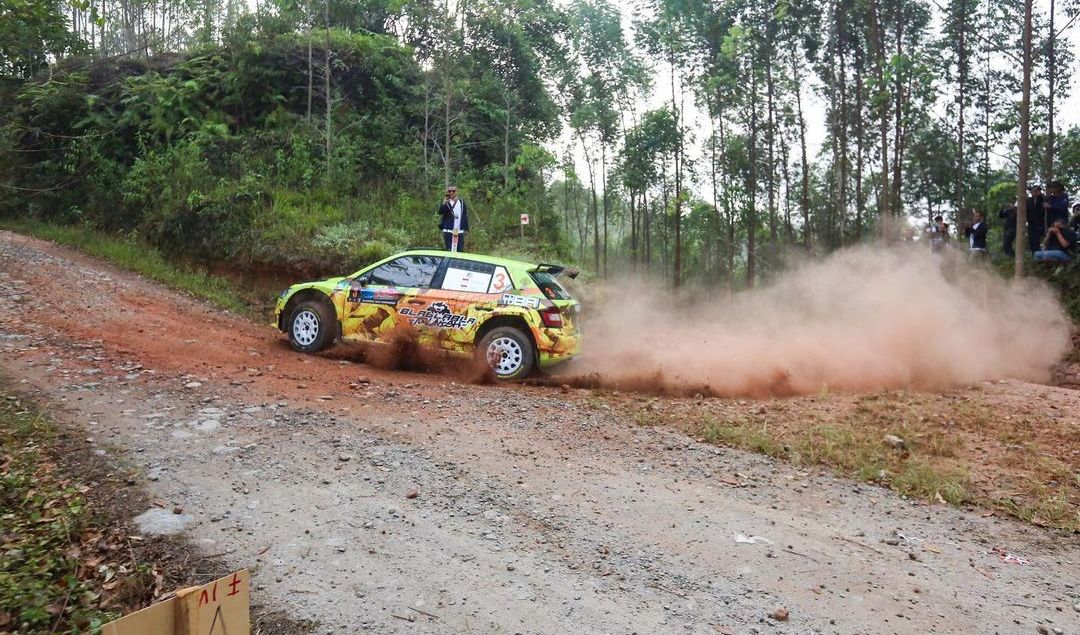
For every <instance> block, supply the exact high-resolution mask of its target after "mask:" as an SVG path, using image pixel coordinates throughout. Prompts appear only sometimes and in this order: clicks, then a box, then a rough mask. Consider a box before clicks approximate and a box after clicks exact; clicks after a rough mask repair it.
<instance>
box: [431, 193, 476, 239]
mask: <svg viewBox="0 0 1080 635" xmlns="http://www.w3.org/2000/svg"><path fill="white" fill-rule="evenodd" d="M438 214H439V216H440V218H439V229H440V230H442V235H443V244H444V245H445V247H446V250H447V251H465V232H467V231H469V211H468V209H467V208H466V207H465V201H463V200H461V199H460V198H458V195H457V186H456V185H451V186H449V187H447V188H446V198H444V199H443V202H442V205H439V212H438Z"/></svg>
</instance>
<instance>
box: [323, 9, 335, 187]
mask: <svg viewBox="0 0 1080 635" xmlns="http://www.w3.org/2000/svg"><path fill="white" fill-rule="evenodd" d="M323 25H324V26H325V27H326V56H325V64H326V72H325V73H323V76H324V79H325V82H324V86H323V88H324V89H325V90H326V178H330V150H331V148H330V138H331V135H332V134H333V125H332V123H333V122H332V121H331V112H332V106H333V99H332V97H331V95H330V74H331V70H330V0H324V3H323Z"/></svg>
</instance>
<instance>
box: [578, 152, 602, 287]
mask: <svg viewBox="0 0 1080 635" xmlns="http://www.w3.org/2000/svg"><path fill="white" fill-rule="evenodd" d="M579 138H580V139H581V148H582V150H583V151H584V153H585V164H586V165H588V166H589V190H590V191H591V193H592V224H593V271H595V272H596V273H597V274H599V273H600V223H599V222H598V218H597V210H596V208H597V204H596V175H595V173H594V172H593V163H592V157H591V156H589V146H588V144H586V143H585V137H584V136H583V135H579Z"/></svg>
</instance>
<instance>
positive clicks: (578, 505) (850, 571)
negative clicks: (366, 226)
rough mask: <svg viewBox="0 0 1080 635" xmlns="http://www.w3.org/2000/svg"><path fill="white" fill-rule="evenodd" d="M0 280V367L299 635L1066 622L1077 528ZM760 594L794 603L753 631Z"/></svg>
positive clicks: (6, 244) (90, 273) (136, 289)
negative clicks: (177, 510)
mask: <svg viewBox="0 0 1080 635" xmlns="http://www.w3.org/2000/svg"><path fill="white" fill-rule="evenodd" d="M0 290H2V291H0V324H2V331H3V333H2V334H0V336H2V338H0V350H2V351H3V359H4V362H3V367H4V372H5V373H7V374H9V375H10V376H12V377H13V378H15V379H16V380H18V381H20V382H25V385H26V386H27V387H29V388H34V389H37V390H38V391H40V394H41V395H47V396H48V397H49V398H50V399H51V400H52V401H53V403H54V404H55V405H56V407H57V408H59V409H62V410H63V411H64V412H66V413H67V416H68V418H69V419H70V420H71V421H72V425H77V426H82V427H84V428H85V429H86V430H87V433H86V434H87V438H89V439H91V441H88V443H91V444H93V445H94V446H95V448H97V449H100V451H103V452H116V453H119V454H121V455H122V456H124V457H126V458H127V460H128V461H129V462H130V464H131V466H132V469H134V470H136V471H138V472H139V473H141V474H142V475H143V476H145V478H146V479H148V481H149V486H150V488H151V490H152V491H153V492H154V493H155V494H156V495H158V496H159V497H160V498H161V500H162V503H163V504H164V505H165V506H166V508H169V507H171V506H173V505H178V506H181V507H183V509H184V513H185V514H186V515H189V516H190V517H191V521H190V525H189V529H188V532H189V534H190V536H191V537H192V540H193V541H194V544H195V546H196V547H197V548H199V549H202V550H203V551H205V552H207V553H219V552H223V553H225V555H224V556H223V557H224V558H225V559H226V560H227V561H228V562H229V563H230V564H233V565H235V566H251V567H253V568H254V569H255V572H256V573H255V577H254V580H255V584H256V588H255V592H256V594H257V596H259V597H261V598H262V599H264V600H265V601H267V602H270V603H278V604H280V605H281V606H282V607H283V608H287V609H288V610H289V612H291V613H292V614H295V615H296V616H298V617H301V618H310V619H317V620H320V621H321V623H322V625H323V626H322V628H321V629H320V630H321V632H328V633H346V632H355V631H358V630H361V628H363V629H367V630H370V631H373V632H416V631H421V630H424V631H430V632H462V631H466V632H494V631H505V632H566V631H570V630H576V631H580V632H588V633H593V632H596V633H601V632H632V631H637V632H694V633H697V632H712V633H715V632H718V631H719V632H724V630H725V629H730V630H731V631H732V632H740V633H741V632H752V631H754V630H756V631H757V632H764V631H769V632H844V633H849V632H875V633H876V632H882V633H885V632H895V633H909V632H935V633H961V632H988V631H990V630H995V629H996V630H1001V631H1014V630H1017V631H1021V632H1031V631H1033V630H1034V629H1035V626H1036V625H1037V624H1044V625H1047V626H1048V627H1049V626H1050V625H1051V622H1052V625H1054V626H1059V627H1063V628H1065V629H1067V630H1068V629H1070V628H1072V627H1073V626H1072V625H1074V624H1076V621H1077V619H1076V618H1077V617H1080V612H1077V611H1075V610H1074V609H1073V604H1075V603H1077V602H1080V597H1077V591H1076V589H1075V587H1069V586H1066V584H1071V583H1069V582H1068V581H1069V580H1071V579H1072V578H1074V577H1075V571H1076V568H1077V566H1078V565H1077V563H1078V562H1080V551H1078V550H1077V548H1076V546H1075V543H1074V542H1070V541H1068V540H1063V539H1062V537H1061V536H1058V535H1055V534H1051V533H1049V532H1045V531H1042V530H1038V529H1035V528H1031V527H1028V526H1024V525H1021V524H1019V523H1014V522H1011V521H1007V520H1002V519H998V518H984V517H982V516H981V515H980V514H977V513H972V512H965V511H962V510H956V509H952V508H946V507H926V506H924V505H921V504H916V503H912V502H910V501H905V500H903V499H901V498H900V497H898V496H896V495H893V494H891V493H889V492H886V491H882V490H880V489H877V488H873V487H867V486H864V485H857V484H853V483H851V482H848V481H844V480H842V479H836V478H833V477H831V476H828V475H826V474H823V473H821V472H818V471H799V470H795V469H792V468H791V467H789V466H785V465H782V464H777V463H775V462H774V461H771V460H769V459H767V458H764V457H760V456H756V455H750V454H746V453H742V452H735V451H730V450H727V449H722V448H716V447H712V446H708V445H704V444H700V443H697V442H695V441H693V440H691V439H689V438H687V437H684V436H682V435H680V434H675V433H672V432H669V431H666V430H664V429H663V428H644V427H640V426H636V425H634V424H633V423H631V422H628V421H627V419H626V417H625V416H624V415H621V414H619V408H618V407H616V408H612V407H611V406H610V405H609V404H608V403H606V401H607V400H608V399H610V400H611V401H613V402H618V400H619V399H622V398H623V397H620V396H609V397H605V398H604V399H597V398H596V397H595V396H593V395H591V394H590V393H589V392H588V391H576V390H571V391H562V390H558V389H554V388H543V387H507V386H498V387H491V386H466V385H462V384H459V383H456V382H454V381H451V380H448V379H447V378H445V377H439V376H428V375H418V374H409V373H398V372H392V371H382V370H376V369H372V368H370V367H366V366H360V365H357V364H353V363H350V362H349V361H348V360H342V359H325V358H318V357H303V356H298V355H296V354H294V353H292V352H291V351H289V350H288V349H287V347H286V346H284V345H283V340H282V338H281V337H280V336H278V335H277V334H276V333H275V332H274V331H273V329H272V328H270V327H266V326H262V325H255V324H252V323H250V322H249V321H247V320H243V319H241V318H238V317H236V316H230V315H225V314H222V313H221V312H220V311H216V310H213V309H210V308H209V307H206V306H205V305H203V304H201V303H198V302H195V301H192V300H190V299H187V298H184V297H182V296H180V295H178V294H175V293H172V292H169V291H167V290H163V289H161V288H159V287H157V286H156V285H153V284H150V283H148V282H146V281H143V280H141V279H139V278H138V277H136V276H133V275H131V274H128V273H124V272H120V271H117V270H115V269H113V268H111V267H108V266H105V265H101V264H99V263H96V262H95V261H93V260H91V259H88V258H85V257H83V256H80V255H78V254H74V253H71V252H69V251H67V250H63V249H60V248H57V247H55V246H51V245H47V244H44V243H40V242H39V241H34V240H30V239H25V238H22V237H15V236H12V235H10V234H2V235H0ZM192 340H194V341H192ZM249 369H251V370H249ZM361 376H362V378H363V379H364V380H365V381H358V380H359V379H361ZM413 488H419V493H418V495H417V496H416V497H415V498H409V497H407V494H408V493H409V491H410V490H411V489H413ZM898 532H899V534H901V535H902V536H903V537H900V535H898ZM739 535H742V536H747V537H752V536H760V537H764V538H767V539H768V540H769V541H771V544H770V543H764V542H757V543H756V544H744V543H742V542H738V541H737V540H736V537H737V536H739ZM1055 543H1058V544H1055ZM998 545H1004V546H1006V547H1007V548H1008V550H1009V551H1010V552H1014V553H1017V554H1020V555H1021V556H1022V557H1023V558H1025V559H1026V560H1028V561H1029V563H1028V564H1025V565H1010V564H1007V563H1003V562H1002V561H1001V559H1000V557H999V556H998V555H997V554H995V553H994V552H993V551H992V549H991V548H992V547H994V546H998ZM781 605H783V606H786V607H787V608H789V609H790V613H791V617H790V619H789V620H787V621H784V622H781V621H776V620H771V619H769V618H768V617H767V615H768V614H769V613H771V612H772V611H773V609H775V608H776V607H778V606H781ZM429 614H430V615H436V616H438V617H435V618H433V617H430V615H429ZM410 618H411V621H410Z"/></svg>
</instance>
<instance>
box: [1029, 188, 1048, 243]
mask: <svg viewBox="0 0 1080 635" xmlns="http://www.w3.org/2000/svg"><path fill="white" fill-rule="evenodd" d="M1028 189H1029V190H1030V191H1031V196H1029V197H1028V199H1027V226H1028V248H1029V249H1030V250H1031V253H1035V252H1036V251H1038V250H1039V241H1040V240H1041V239H1040V238H1039V236H1044V235H1046V227H1047V224H1046V207H1045V203H1046V197H1044V196H1043V191H1042V186H1041V185H1032V186H1031V187H1030V188H1028Z"/></svg>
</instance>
